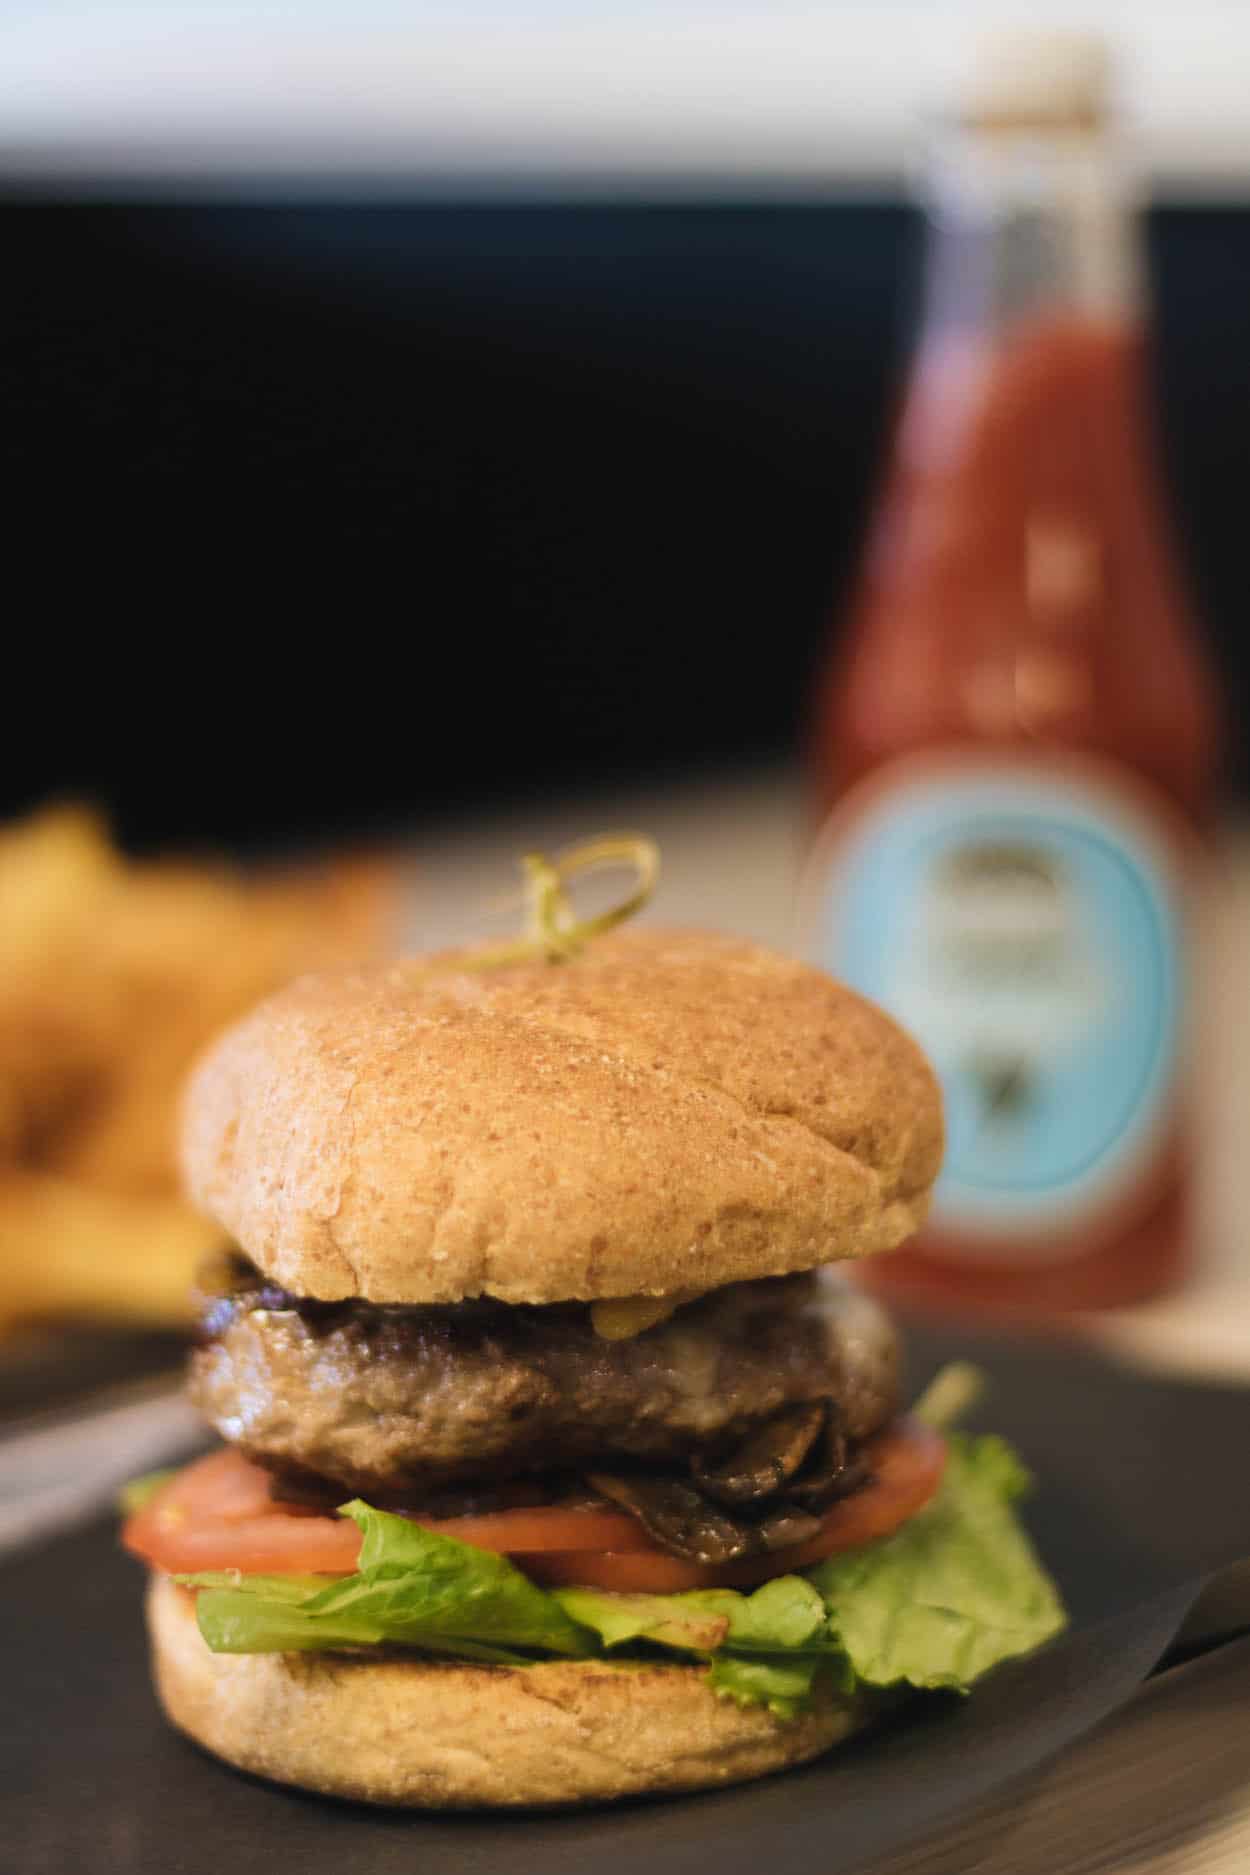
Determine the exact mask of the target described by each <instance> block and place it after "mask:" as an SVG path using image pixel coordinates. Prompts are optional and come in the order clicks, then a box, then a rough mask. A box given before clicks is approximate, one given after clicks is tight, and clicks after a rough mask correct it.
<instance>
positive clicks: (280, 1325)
mask: <svg viewBox="0 0 1250 1875" xmlns="http://www.w3.org/2000/svg"><path fill="white" fill-rule="evenodd" d="M476 961H477V960H476V959H474V958H473V957H472V956H471V955H469V954H465V955H451V956H446V955H445V956H442V957H439V958H436V959H426V960H423V961H419V962H416V963H403V964H399V965H395V966H392V967H389V968H384V969H378V970H374V971H372V972H362V973H356V974H342V975H335V976H329V975H327V976H319V977H310V978H305V979H303V980H301V981H299V982H297V983H296V984H294V985H292V986H291V987H289V988H287V989H285V990H283V991H282V992H280V993H279V994H277V995H276V996H273V997H271V998H270V999H269V1000H268V1001H266V1002H264V1003H262V1004H261V1005H260V1007H259V1008H257V1009H256V1010H255V1011H254V1012H253V1013H252V1014H251V1015H250V1016H248V1017H247V1018H246V1019H244V1020H243V1021H242V1022H241V1023H239V1024H238V1025H237V1026H236V1027H235V1028H233V1029H232V1030H231V1031H229V1032H228V1033H227V1034H226V1035H225V1036H224V1037H223V1038H222V1039H221V1040H220V1041H219V1042H218V1043H217V1044H216V1045H215V1046H214V1047H213V1049H212V1051H211V1052H210V1053H209V1054H208V1056H207V1057H206V1058H205V1059H204V1060H203V1061H202V1062H201V1064H200V1065H199V1067H198V1069H197V1071H196V1073H195V1074H194V1077H193V1079H192V1083H191V1086H190V1089H189V1095H188V1100H187V1105H186V1115H185V1127H184V1137H183V1160H184V1166H185V1171H186V1177H187V1181H188V1187H189V1191H190V1194H191V1197H192V1198H193V1200H194V1201H195V1202H196V1204H197V1205H198V1206H199V1207H200V1208H201V1209H202V1210H203V1211H204V1212H205V1213H207V1215H208V1216H209V1217H211V1218H212V1219H214V1220H216V1222H217V1223H218V1224H219V1225H220V1226H221V1227H222V1228H223V1230H224V1231H225V1232H226V1233H228V1235H229V1238H230V1240H231V1241H232V1243H233V1245H234V1246H235V1247H234V1249H233V1250H232V1251H231V1253H230V1254H229V1255H228V1256H227V1257H226V1258H224V1260H223V1261H222V1262H221V1263H220V1264H218V1265H216V1266H214V1267H213V1268H212V1269H211V1270H209V1271H207V1272H205V1274H204V1277H203V1281H202V1296H201V1303H202V1308H201V1327H200V1338H199V1343H198V1345H197V1348H196V1350H195V1352H194V1354H193V1356H192V1358H191V1365H190V1391H191V1397H192V1399H193V1400H194V1401H195V1403H196V1404H197V1406H198V1408H199V1409H200V1411H201V1413H202V1414H203V1415H204V1417H205V1419H206V1420H207V1421H208V1423H209V1425H210V1426H211V1427H212V1428H213V1429H214V1430H215V1431H216V1433H218V1434H219V1435H220V1438H221V1440H222V1441H223V1442H224V1443H223V1444H222V1446H221V1447H220V1448H219V1449H218V1450H216V1451H214V1452H212V1453H211V1454H210V1455H209V1456H207V1457H205V1458H201V1459H199V1460H197V1461H196V1462H194V1463H192V1464H191V1465H189V1466H188V1467H187V1468H185V1469H184V1470H182V1471H181V1472H179V1473H177V1474H176V1475H173V1476H171V1477H165V1478H163V1479H161V1480H157V1481H155V1482H154V1483H153V1484H151V1485H150V1486H148V1487H147V1488H146V1490H143V1491H140V1492H138V1493H136V1496H135V1499H134V1504H133V1507H132V1512H131V1515H130V1517H129V1520H128V1522H127V1524H126V1526H125V1531H124V1541H125V1543H126V1545H127V1546H128V1548H129V1549H131V1550H132V1551H133V1552H134V1553H136V1554H137V1555H139V1556H141V1557H142V1558H144V1560H145V1561H146V1562H147V1563H148V1564H149V1565H150V1568H151V1578H150V1586H149V1593H148V1618H149V1628H150V1636H151V1649H152V1660H153V1668H154V1674H155V1680H156V1686H157V1690H158V1693H159V1697H160V1699H161V1702H162V1704H163V1706H164V1709H165V1711H166V1713H167V1715H168V1717H169V1718H170V1720H171V1721H172V1722H173V1724H174V1725H175V1726H176V1727H178V1728H180V1729H181V1730H182V1731H183V1732H184V1733H186V1734H188V1735H189V1736H190V1737H191V1738H192V1739H194V1740H196V1741H198V1742H199V1743H200V1744H201V1745H203V1746H205V1747H207V1749H208V1750H209V1751H210V1752H214V1753H216V1754H217V1755H218V1756H219V1757H221V1758H224V1759H226V1760H227V1761H228V1762H230V1763H231V1764H234V1765H237V1766H240V1767H242V1768H243V1769H244V1770H247V1771H250V1772H255V1773H259V1774H260V1775H262V1776H264V1777H267V1778H271V1779H276V1780H279V1781H281V1782H285V1783H289V1784H295V1785H300V1786H303V1787H306V1788H308V1789H311V1790H316V1791H323V1792H327V1793H333V1794H335V1795H338V1796H342V1797H349V1798H356V1799H364V1800H368V1801H371V1802H377V1803H389V1804H404V1805H412V1806H424V1807H448V1806H479V1805H496V1806H523V1805H536V1804H566V1803H572V1802H578V1801H588V1800H595V1799H605V1798H615V1797H622V1796H625V1795H629V1794H637V1793H660V1792H675V1791H685V1790H693V1789H697V1788H700V1787H705V1786H713V1785H724V1784H728V1783H733V1782H737V1781H739V1780H742V1779H747V1778H753V1777H758V1776H760V1775H762V1774H764V1773H767V1772H773V1771H777V1770H780V1769H782V1768H783V1767H785V1766H788V1765H794V1764H798V1763H800V1762H802V1761H804V1760H806V1759H810V1758H813V1757H815V1756H816V1755H817V1754H819V1753H821V1752H824V1751H826V1750H828V1749H829V1748H830V1747H831V1746H833V1745H835V1744H837V1743H838V1742H839V1741H840V1740H842V1739H844V1738H846V1737H847V1736H848V1734H850V1733H851V1732H852V1731H854V1730H855V1729H856V1728H857V1727H860V1726H863V1725H864V1724H866V1723H868V1722H869V1721H871V1720H874V1719H875V1718H877V1717H878V1716H879V1715H880V1714H881V1713H882V1712H883V1711H888V1710H890V1709H891V1708H892V1707H893V1706H894V1704H895V1703H896V1702H897V1697H898V1695H899V1693H900V1692H902V1691H904V1690H906V1689H912V1688H930V1689H933V1688H939V1689H953V1690H959V1691H962V1690H966V1689H967V1688H968V1687H969V1686H970V1685H971V1684H972V1682H974V1681H975V1680H976V1679H977V1678H979V1677H980V1675H981V1674H982V1673H984V1672H986V1671H987V1670H989V1669H990V1668H992V1667H993V1666H995V1665H996V1664H997V1663H998V1662H1000V1661H1002V1660H1003V1659H1005V1658H1008V1657H1010V1656H1013V1655H1018V1654H1021V1653H1025V1652H1027V1651H1029V1650H1031V1649H1032V1648H1034V1647H1037V1646H1038V1645H1040V1644H1041V1643H1042V1642H1044V1641H1045V1640H1046V1639H1047V1638H1048V1637H1049V1636H1050V1635H1052V1634H1053V1633H1054V1632H1055V1631H1056V1630H1057V1629H1058V1628H1059V1627H1060V1626H1061V1625H1062V1622H1063V1612H1062V1608H1061V1605H1060V1602H1059V1599H1058V1596H1057V1594H1056V1591H1055V1590H1054V1588H1053V1586H1052V1584H1051V1583H1050V1581H1049V1579H1048V1577H1047V1576H1046V1574H1045V1572H1044V1571H1043V1569H1042V1567H1041V1566H1040V1564H1039V1562H1038V1561H1037V1559H1036V1557H1035V1555H1034V1554H1033V1551H1032V1549H1031V1548H1030V1545H1029V1541H1028V1539H1027V1537H1026V1535H1025V1533H1024V1531H1023V1529H1022V1527H1021V1526H1020V1524H1019V1523H1018V1522H1017V1520H1016V1515H1015V1511H1014V1508H1013V1500H1014V1499H1015V1498H1016V1497H1017V1495H1018V1494H1019V1492H1020V1491H1021V1489H1022V1488H1023V1485H1024V1483H1025V1474H1024V1473H1023V1471H1022V1468H1021V1466H1020V1464H1019V1462H1018V1461H1017V1460H1016V1459H1015V1457H1014V1456H1013V1454H1012V1453H1011V1452H1010V1450H1009V1449H1008V1448H1007V1447H1006V1446H1005V1445H1004V1444H1003V1443H1002V1442H1001V1441H1000V1440H998V1439H996V1438H994V1437H992V1436H988V1435H982V1436H979V1437H975V1438H974V1437H969V1436H966V1435H963V1434H959V1433H954V1432H951V1431H950V1430H949V1428H947V1429H945V1430H944V1429H942V1428H941V1427H940V1426H939V1425H938V1424H937V1423H936V1422H937V1421H939V1420H941V1419H943V1417H944V1414H943V1411H942V1398H943V1396H947V1398H948V1401H949V1396H951V1395H953V1394H954V1393H958V1392H959V1391H960V1387H959V1377H958V1376H957V1375H956V1376H955V1377H954V1378H953V1379H952V1378H948V1379H947V1381H946V1382H945V1383H942V1382H939V1383H938V1386H937V1391H936V1395H935V1394H934V1393H932V1392H931V1393H930V1395H928V1396H926V1401H925V1402H924V1403H922V1405H921V1407H920V1409H919V1410H918V1411H914V1412H912V1413H910V1414H908V1413H905V1412H903V1411H902V1405H903V1400H902V1392H901V1378H900V1363H899V1353H898V1347H897V1343H896V1338H895V1334H894V1330H893V1329H892V1327H891V1325H890V1322H889V1320H888V1319H887V1317H886V1316H885V1314H884V1313H883V1312H882V1311H881V1309H880V1307H879V1306H878V1304H877V1303H875V1302H874V1301H871V1300H869V1298H868V1297H867V1296H866V1295H865V1294H862V1293H859V1292H857V1291H856V1290H855V1289H854V1287H852V1286H850V1285H848V1284H846V1283H844V1282H839V1281H838V1280H836V1279H833V1278H831V1277H830V1276H829V1274H828V1273H827V1266H829V1265H835V1264H838V1263H840V1262H844V1261H846V1260H848V1259H853V1258H857V1257H864V1256H868V1255H873V1254H876V1253H877V1252H879V1251H888V1250H890V1249H892V1248H893V1247H894V1246H895V1245H897V1244H899V1243H901V1242H902V1241H903V1240H904V1239H905V1238H906V1237H907V1236H908V1235H909V1233H911V1232H912V1231H913V1230H914V1229H915V1228H916V1226H917V1225H918V1224H919V1222H920V1221H921V1219H922V1218H923V1217H924V1214H925V1209H926V1205H927V1203H928V1198H929V1193H930V1190H931V1187H932V1185H933V1182H934V1179H935V1177H936V1175H937V1172H938V1168H939V1163H940V1159H941V1151H942V1117H941V1103H940V1098H939V1093H938V1088H937V1085H936V1083H935V1080H934V1077H933V1074H932V1071H931V1070H930V1068H929V1066H928V1064H927V1062H926V1061H925V1059H924V1057H923V1055H922V1054H921V1052H920V1050H919V1049H918V1048H917V1046H916V1045H915V1043H914V1042H912V1041H911V1040H910V1039H909V1038H908V1036H907V1035H905V1034H904V1033H903V1032H902V1030H901V1029H899V1028H898V1027H897V1026H896V1025H895V1024H894V1023H893V1022H892V1021H891V1020H890V1019H889V1018H888V1017H887V1016H886V1015H885V1014H883V1013H882V1012H881V1011H880V1010H879V1009H876V1008H875V1007H873V1006H872V1005H871V1004H869V1003H867V1002H865V1001H863V1000H862V999H861V998H860V997H858V996H856V995H854V994H853V993H852V992H851V991H850V990H848V989H846V988H843V987H842V986H840V985H838V984H836V983H834V982H832V981H831V980H830V979H829V978H827V977H826V976H824V975H822V974H821V973H820V972H818V971H816V970H814V969H811V968H808V967H807V966H805V965H803V964H800V963H797V962H794V961H792V960H790V959H788V958H785V957H783V956H780V955H777V954H775V953H773V952H771V951H769V950H765V949H762V948H760V947H758V946H756V945H752V944H748V943H745V942H740V941H737V940H733V939H729V938H723V937H716V936H711V935H707V934H703V933H697V932H676V933H670V932H660V931H654V930H647V931H644V932H641V933H637V934H635V933H616V934H614V935H611V936H606V937H603V938H601V939H599V940H598V941H596V942H595V943H593V944H590V945H588V946H586V947H585V948H584V949H583V950H582V951H581V952H580V953H579V954H578V955H577V956H575V957H572V958H570V959H568V960H566V961H563V962H561V963H559V964H557V965H552V964H550V963H547V962H532V961H531V962H525V961H522V962H519V963H512V964H505V965H504V966H502V967H499V968H495V969H489V970H482V969H479V968H476V967H474V966H475V963H476Z"/></svg>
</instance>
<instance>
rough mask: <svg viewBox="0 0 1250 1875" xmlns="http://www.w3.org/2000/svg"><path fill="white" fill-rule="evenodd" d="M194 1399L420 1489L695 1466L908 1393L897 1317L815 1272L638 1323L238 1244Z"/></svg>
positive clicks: (265, 1443) (326, 1473) (398, 1485)
mask: <svg viewBox="0 0 1250 1875" xmlns="http://www.w3.org/2000/svg"><path fill="white" fill-rule="evenodd" d="M204 1304H205V1306H204V1314H203V1322H202V1336H203V1344H202V1345H201V1346H200V1347H199V1348H198V1349H197V1350H196V1352H195V1353H194V1355H193V1356H192V1361H191V1397H192V1399H193V1400H194V1402H195V1404H196V1405H197V1406H198V1407H199V1409H200V1411H201V1412H202V1413H203V1414H204V1416H205V1417H206V1418H207V1419H208V1420H209V1421H210V1422H211V1423H212V1424H213V1425H214V1426H215V1427H216V1428H217V1430H218V1431H219V1432H220V1433H221V1435H222V1436H223V1437H224V1438H225V1439H228V1440H229V1441H230V1442H231V1443H233V1444H235V1445H237V1446H238V1447H240V1449H241V1450H242V1451H244V1452H245V1453H246V1454H247V1455H248V1456H249V1457H251V1458H255V1459H257V1460H259V1461H260V1462H262V1463H264V1464H266V1465H269V1466H270V1467H271V1468H272V1469H274V1470H277V1471H279V1472H284V1473H288V1474H294V1475H296V1476H299V1475H303V1476H305V1477H307V1476H309V1475H312V1476H314V1477H316V1478H322V1479H326V1480H329V1481H330V1482H332V1483H333V1484H334V1485H335V1486H336V1487H341V1488H342V1489H343V1490H344V1491H345V1492H361V1493H363V1494H365V1495H366V1496H368V1495H373V1496H375V1497H377V1496H383V1497H388V1496H389V1497H390V1498H392V1499H395V1498H399V1497H403V1498H409V1499H414V1500H418V1501H419V1500H420V1499H421V1498H422V1497H424V1496H428V1495H429V1494H430V1493H433V1492H436V1491H439V1490H442V1489H444V1488H445V1487H448V1486H463V1485H470V1484H483V1483H486V1484H489V1483H497V1482H498V1481H500V1480H502V1479H511V1478H517V1477H526V1476H531V1477H532V1476H535V1475H537V1474H542V1473H550V1472H552V1471H560V1472H566V1473H567V1472H569V1471H571V1470H572V1471H576V1470H577V1469H579V1468H584V1467H585V1466H586V1464H587V1463H588V1462H590V1461H592V1460H593V1461H595V1462H596V1463H597V1464H603V1463H604V1462H610V1461H614V1460H618V1461H619V1460H624V1461H647V1462H650V1463H653V1464H660V1465H664V1464H673V1463H675V1462H678V1463H683V1464H684V1463H687V1462H689V1460H690V1459H692V1458H694V1457H696V1456H699V1455H700V1454H706V1453H708V1452H710V1451H714V1450H715V1449H716V1448H718V1447H722V1448H723V1447H725V1446H728V1445H732V1444H734V1443H736V1442H737V1441H739V1440H741V1439H742V1438H743V1437H744V1436H745V1435H747V1434H748V1433H749V1432H750V1431H751V1429H752V1427H753V1426H755V1425H757V1424H759V1423H760V1422H761V1421H763V1420H766V1419H768V1418H770V1417H771V1416H772V1415H774V1414H776V1413H778V1412H779V1411H780V1410H781V1409H782V1408H783V1407H787V1406H793V1405H796V1404H798V1403H801V1402H805V1401H814V1400H828V1401H831V1402H832V1404H833V1407H834V1408H835V1409H836V1413H837V1417H838V1423H839V1426H840V1429H841V1431H842V1433H843V1434H844V1435H845V1437H846V1439H848V1440H850V1441H857V1440H860V1439H863V1438H866V1437H867V1436H868V1435H869V1434H870V1433H872V1432H874V1431H875V1430H876V1429H877V1428H878V1427H879V1426H881V1425H882V1424H884V1423H885V1421H886V1420H888V1419H889V1418H890V1417H891V1416H892V1415H893V1414H894V1412H895V1411H896V1410H897V1394H898V1358H897V1348H896V1343H895V1338H894V1333H893V1330H892V1328H891V1326H890V1323H889V1320H888V1318H887V1317H886V1316H885V1314H884V1313H883V1312H882V1311H881V1310H880V1309H879V1308H878V1307H877V1306H876V1304H875V1303H872V1302H870V1301H869V1300H868V1299H867V1298H865V1297H862V1296H860V1295H858V1294H855V1293H853V1292H851V1291H841V1292H837V1291H835V1292H833V1293H828V1292H826V1291H824V1290H822V1289H821V1288H820V1287H819V1286H818V1284H817V1282H816V1281H815V1279H814V1278H812V1277H811V1276H806V1275H804V1276H790V1277H778V1278H770V1279H768V1280H765V1281H760V1282H751V1283H735V1284H733V1285H731V1286H730V1287H728V1288H724V1289H719V1290H714V1291H713V1292H712V1293H711V1294H709V1295H705V1296H703V1297H701V1298H700V1299H699V1300H697V1301H694V1302H691V1303H688V1304H687V1305H686V1306H685V1307H683V1308H681V1309H679V1310H678V1311H677V1313H676V1314H675V1315H672V1316H670V1317H669V1318H668V1319H667V1320H666V1321H664V1322H661V1323H659V1324H658V1325H656V1326H654V1327H652V1328H649V1329H646V1330H645V1331H644V1332H643V1333H641V1334H638V1335H635V1336H634V1337H632V1338H630V1339H627V1340H619V1341H612V1340H605V1339H603V1338H601V1337H600V1336H599V1335H598V1334H596V1332H595V1330H594V1327H593V1325H592V1323H591V1319H590V1310H589V1308H588V1307H587V1306H586V1305H585V1304H580V1303H557V1304H553V1305H551V1306H548V1307H545V1308H538V1307H508V1306H507V1305H505V1304H503V1303H499V1302H494V1301H491V1300H488V1299H483V1300H480V1301H473V1302H463V1303H458V1304H455V1305H453V1306H447V1307H437V1308H435V1307H430V1308H398V1307H389V1306H388V1307H379V1306H376V1305H374V1304H370V1303H365V1302H349V1303H331V1304H327V1303H313V1302H308V1301H305V1300H302V1299H300V1298H297V1297H294V1296H291V1295H289V1294H287V1293H286V1292H285V1291H283V1290H280V1289H277V1288H275V1287H274V1286H273V1285H272V1284H270V1283H268V1282H266V1281H265V1280H264V1279H263V1278H261V1277H260V1276H258V1275H257V1273H256V1271H255V1270H254V1269H253V1268H252V1267H251V1265H250V1264H248V1263H246V1262H244V1261H243V1260H242V1259H239V1258H236V1259H233V1260H232V1261H231V1263H230V1265H229V1266H228V1268H227V1269H226V1270H225V1271H224V1272H223V1274H222V1276H221V1277H220V1278H219V1279H218V1280H216V1281H214V1282H213V1283H212V1284H211V1285H210V1286H209V1287H208V1289H207V1292H206V1294H205V1296H204Z"/></svg>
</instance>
